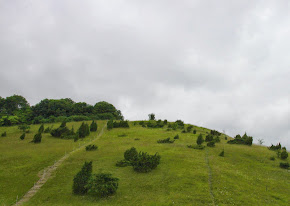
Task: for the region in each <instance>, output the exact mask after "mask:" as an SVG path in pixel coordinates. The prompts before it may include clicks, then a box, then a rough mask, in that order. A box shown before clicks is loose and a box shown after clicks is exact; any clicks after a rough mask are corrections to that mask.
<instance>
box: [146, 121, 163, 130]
mask: <svg viewBox="0 0 290 206" xmlns="http://www.w3.org/2000/svg"><path fill="white" fill-rule="evenodd" d="M147 127H148V128H162V127H164V124H163V122H162V121H161V120H158V121H154V120H150V121H148V122H147Z"/></svg>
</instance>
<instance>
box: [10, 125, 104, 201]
mask: <svg viewBox="0 0 290 206" xmlns="http://www.w3.org/2000/svg"><path fill="white" fill-rule="evenodd" d="M105 127H106V124H105V125H104V127H103V128H102V130H101V132H100V133H99V134H98V136H97V137H96V138H94V139H92V140H91V141H89V142H87V143H85V144H83V145H82V146H80V147H78V148H76V149H75V150H73V151H71V152H70V153H68V154H66V155H64V156H63V157H62V158H60V159H59V160H58V161H56V162H55V163H54V164H53V165H51V166H48V167H47V168H45V169H44V170H43V173H42V174H41V175H40V179H39V180H38V181H37V182H36V183H35V184H34V186H33V187H32V188H31V189H30V190H28V192H27V193H26V194H25V195H24V196H23V197H22V198H21V199H20V200H19V201H18V202H16V203H15V204H14V206H18V205H22V204H23V203H25V202H28V201H29V200H30V199H31V198H32V197H33V196H34V195H35V194H36V193H37V192H38V190H39V189H40V188H41V187H42V186H43V185H44V184H45V183H46V182H47V180H48V179H49V178H50V177H51V175H52V173H53V172H54V171H55V170H56V169H57V168H58V167H59V166H60V165H61V164H62V163H63V161H65V160H66V159H67V158H69V157H70V156H71V155H72V154H74V153H75V152H77V151H80V150H82V149H84V148H85V147H86V146H87V145H89V144H90V143H92V142H93V141H95V140H96V139H97V138H98V137H100V136H102V134H103V132H104V128H105Z"/></svg>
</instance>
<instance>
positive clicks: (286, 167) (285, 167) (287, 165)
mask: <svg viewBox="0 0 290 206" xmlns="http://www.w3.org/2000/svg"><path fill="white" fill-rule="evenodd" d="M280 167H281V168H284V169H288V168H289V163H288V162H285V163H284V162H280Z"/></svg>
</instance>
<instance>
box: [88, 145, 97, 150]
mask: <svg viewBox="0 0 290 206" xmlns="http://www.w3.org/2000/svg"><path fill="white" fill-rule="evenodd" d="M97 149H98V146H96V145H94V144H89V145H88V146H86V151H94V150H97Z"/></svg>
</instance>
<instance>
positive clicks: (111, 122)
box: [107, 119, 114, 130]
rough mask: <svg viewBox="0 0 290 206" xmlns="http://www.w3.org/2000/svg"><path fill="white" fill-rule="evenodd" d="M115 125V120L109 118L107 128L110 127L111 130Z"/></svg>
mask: <svg viewBox="0 0 290 206" xmlns="http://www.w3.org/2000/svg"><path fill="white" fill-rule="evenodd" d="M113 127H114V122H113V120H112V119H111V120H109V121H108V122H107V129H108V130H111V129H113Z"/></svg>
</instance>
